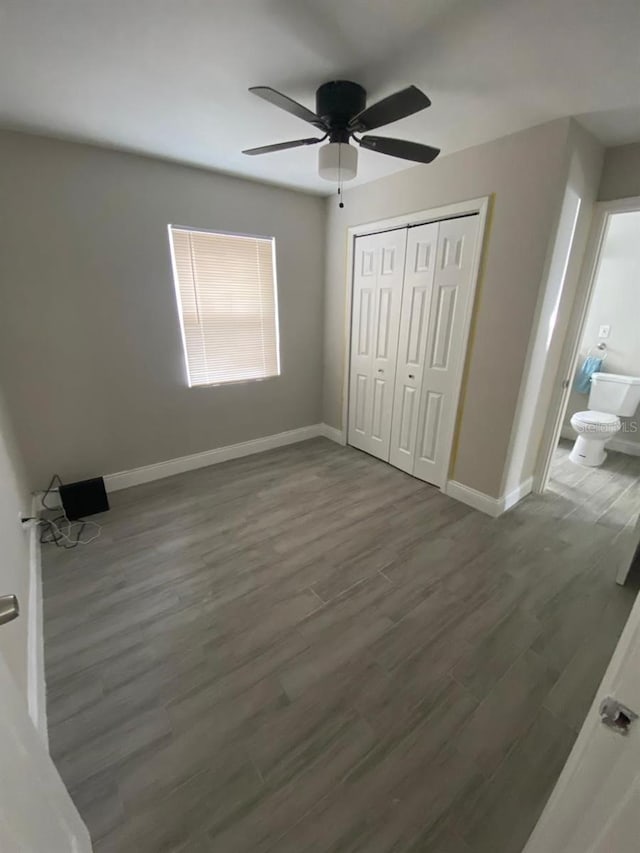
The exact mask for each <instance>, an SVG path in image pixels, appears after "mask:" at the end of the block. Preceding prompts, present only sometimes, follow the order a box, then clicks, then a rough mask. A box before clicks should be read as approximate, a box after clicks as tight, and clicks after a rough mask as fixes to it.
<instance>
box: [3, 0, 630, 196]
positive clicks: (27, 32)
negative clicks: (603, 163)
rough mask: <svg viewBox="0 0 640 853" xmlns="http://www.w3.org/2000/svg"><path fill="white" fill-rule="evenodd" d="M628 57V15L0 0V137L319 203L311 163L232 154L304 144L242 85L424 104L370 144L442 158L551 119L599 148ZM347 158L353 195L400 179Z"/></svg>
mask: <svg viewBox="0 0 640 853" xmlns="http://www.w3.org/2000/svg"><path fill="white" fill-rule="evenodd" d="M639 45H640V2H639V0H0V125H2V126H5V127H13V128H19V129H26V130H33V131H36V132H42V133H50V134H53V135H57V136H62V137H69V138H72V139H79V140H87V141H93V142H97V143H101V144H107V145H112V146H117V147H122V148H127V149H130V150H135V151H141V152H148V153H150V154H155V155H159V156H162V157H168V158H171V159H175V160H180V161H184V162H187V163H194V164H198V165H202V166H207V167H212V168H215V169H220V170H224V171H227V172H231V173H236V174H241V175H245V176H247V177H252V178H257V179H259V180H266V181H270V182H274V183H281V184H285V185H289V186H295V187H299V188H301V189H305V190H311V191H314V192H323V193H327V192H332V191H333V185H331V184H327V183H326V182H324V181H322V180H321V179H320V178H318V177H317V168H316V160H317V150H316V149H314V148H301V149H296V150H293V151H285V152H280V153H277V154H271V155H264V156H262V157H247V156H244V155H243V154H241V150H242V149H243V148H247V147H251V146H257V145H263V144H267V143H271V142H279V141H283V140H288V139H296V138H298V137H303V136H309V135H313V132H314V129H313V128H311V127H310V125H307V124H305V123H304V122H302V121H300V120H298V119H296V118H294V117H292V116H290V115H287V114H286V113H284V112H282V111H280V110H278V109H277V108H275V107H273V106H271V105H269V104H267V103H265V102H263V101H261V100H260V99H258V98H256V97H255V96H252V95H251V94H249V93H248V92H247V88H248V87H249V86H252V85H258V84H264V85H270V86H274V87H275V88H277V89H280V90H281V91H284V92H285V93H287V94H288V95H290V96H291V97H294V98H296V99H297V100H299V101H301V102H303V103H304V104H306V105H307V106H309V107H311V108H312V109H313V108H314V92H315V89H316V87H317V86H318V85H319V84H320V83H323V82H325V81H326V80H330V79H352V80H355V81H357V82H359V83H361V84H363V85H364V86H365V87H366V88H367V90H368V92H369V99H370V100H369V102H372V101H374V100H378V99H379V98H380V97H384V96H386V95H388V94H390V93H391V92H393V91H395V90H396V89H399V88H402V87H404V86H406V85H408V84H410V83H413V84H416V85H417V86H419V87H420V88H422V89H424V91H426V92H427V94H428V95H429V96H430V97H431V99H432V101H433V106H432V107H431V108H430V109H428V110H426V111H425V112H423V113H421V114H419V115H416V116H412V117H411V118H408V119H404V120H402V121H400V122H397V123H395V124H393V125H389V126H388V127H386V128H384V129H381V130H378V131H376V132H377V133H379V134H387V135H389V136H398V137H403V138H407V139H413V140H416V141H419V142H425V143H427V144H431V145H437V146H439V147H441V148H442V150H443V154H447V153H451V152H452V151H456V150H459V149H461V148H467V147H469V146H470V145H475V144H478V143H480V142H484V141H487V140H489V139H494V138H497V137H499V136H502V135H504V134H507V133H511V132H514V131H516V130H520V129H523V128H525V127H529V126H532V125H534V124H538V123H540V122H543V121H547V120H550V119H553V118H557V117H560V116H565V115H579V116H580V117H581V120H582V121H583V122H584V123H585V125H587V126H588V127H589V128H590V129H591V130H592V131H593V132H594V133H596V134H597V135H598V136H599V137H600V138H601V139H602V140H603V141H604V142H605V143H606V144H609V145H613V144H620V143H624V142H629V141H632V140H635V139H640V85H639V84H640V48H639ZM359 154H360V166H359V175H358V178H357V179H356V180H357V182H360V183H362V182H366V181H370V180H374V179H375V178H379V177H382V176H383V175H387V174H390V173H391V172H394V171H398V170H399V169H403V168H407V167H409V166H410V165H411V164H410V163H407V162H405V161H402V160H397V159H393V158H391V157H385V156H382V155H379V154H374V153H373V152H369V151H363V150H360V152H359ZM425 168H429V167H425Z"/></svg>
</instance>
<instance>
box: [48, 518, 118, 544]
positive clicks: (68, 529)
mask: <svg viewBox="0 0 640 853" xmlns="http://www.w3.org/2000/svg"><path fill="white" fill-rule="evenodd" d="M61 517H62V518H63V519H64V523H63V524H62V525H59V524H56V523H55V521H50V520H49V519H47V518H39V519H38V520H37V523H38V524H45V525H49V526H50V527H51V528H52V529H53V530H54V532H55V534H56V535H57V536H59V537H60V538H61V539H64V540H65V541H66V542H68V543H69V545H89V544H90V543H91V542H95V540H96V539H97V538H98V537H99V536H100V534H101V533H102V528H101V527H100V525H99V524H98V523H97V522H95V521H70V520H69V519H68V518H67V516H66V515H63V516H61ZM74 525H77V526H78V527H79V528H80V529H82V528H83V527H93V528H94V530H96V533H95V534H94V535H93V536H90V537H89V538H88V539H80V538H77V539H74V538H73V537H72V536H71V533H72V531H73V528H74ZM51 541H52V542H53V541H55V540H53V539H52V540H51Z"/></svg>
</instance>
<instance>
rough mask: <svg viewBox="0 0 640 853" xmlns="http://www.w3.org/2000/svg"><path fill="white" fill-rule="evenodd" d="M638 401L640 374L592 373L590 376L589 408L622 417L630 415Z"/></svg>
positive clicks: (632, 413)
mask: <svg viewBox="0 0 640 853" xmlns="http://www.w3.org/2000/svg"><path fill="white" fill-rule="evenodd" d="M638 403H640V376H624V375H622V374H620V373H594V374H593V376H592V377H591V390H590V392H589V408H590V409H592V410H593V411H595V412H609V413H610V414H612V415H619V416H620V417H623V418H630V417H632V416H633V415H634V414H635V412H636V409H637V408H638Z"/></svg>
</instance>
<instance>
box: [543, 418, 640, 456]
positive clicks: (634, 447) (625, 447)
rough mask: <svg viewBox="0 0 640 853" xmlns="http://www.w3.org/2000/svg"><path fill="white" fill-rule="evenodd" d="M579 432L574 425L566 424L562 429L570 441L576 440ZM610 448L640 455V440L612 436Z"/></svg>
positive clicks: (562, 435) (561, 435)
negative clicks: (574, 428)
mask: <svg viewBox="0 0 640 853" xmlns="http://www.w3.org/2000/svg"><path fill="white" fill-rule="evenodd" d="M577 435H578V434H577V432H575V431H574V430H573V429H572V427H570V426H567V425H566V424H565V425H564V426H563V427H562V429H561V430H560V437H561V438H568V439H569V440H570V441H575V440H576V438H577ZM607 449H608V450H615V451H616V452H617V453H626V454H628V455H629V456H640V441H629V440H628V439H624V438H617V437H616V438H612V439H610V440H609V441H608V442H607Z"/></svg>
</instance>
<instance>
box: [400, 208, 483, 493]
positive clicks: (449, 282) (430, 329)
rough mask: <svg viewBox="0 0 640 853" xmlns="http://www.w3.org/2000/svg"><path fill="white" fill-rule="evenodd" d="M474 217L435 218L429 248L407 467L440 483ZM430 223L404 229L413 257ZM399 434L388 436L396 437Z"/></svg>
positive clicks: (464, 325) (467, 298)
mask: <svg viewBox="0 0 640 853" xmlns="http://www.w3.org/2000/svg"><path fill="white" fill-rule="evenodd" d="M478 221H479V217H478V216H477V215H476V216H466V217H463V218H460V219H446V220H444V221H442V222H438V223H437V228H438V237H437V246H436V252H435V253H433V254H432V258H433V267H434V269H433V272H432V275H433V279H432V285H431V300H430V306H429V317H428V325H427V335H426V337H427V342H426V352H425V355H424V359H423V362H422V364H423V369H422V381H421V392H420V407H419V410H418V416H417V428H416V441H415V445H414V447H413V471H412V473H413V474H414V475H415V476H416V477H420V479H421V480H426V481H427V482H428V483H433V484H434V485H436V486H443V485H444V483H445V481H446V479H447V474H448V471H447V468H448V464H449V457H450V450H451V443H452V440H453V432H454V428H455V418H456V412H457V406H458V394H459V390H460V377H461V369H462V363H463V360H464V357H465V353H466V350H467V340H468V336H469V324H470V318H471V308H472V300H473V294H474V283H475V282H474V281H473V274H474V259H475V249H476V240H477V239H478ZM433 224H436V223H433ZM432 227H433V225H432V224H431V225H424V226H420V227H418V228H412V229H410V230H409V240H410V241H411V243H412V244H415V246H416V248H415V251H414V256H415V258H417V259H419V258H420V251H421V246H422V245H423V244H425V245H432V240H433V237H432V236H431V233H432V232H431V231H430V229H431V228H432ZM423 229H424V232H423ZM407 257H408V255H407ZM426 275H428V273H426ZM396 384H400V383H399V382H397V383H396ZM400 434H401V433H400V432H399V433H398V438H397V439H395V437H394V438H392V442H394V440H395V441H399V437H400ZM394 446H395V445H394ZM405 470H407V469H405Z"/></svg>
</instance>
